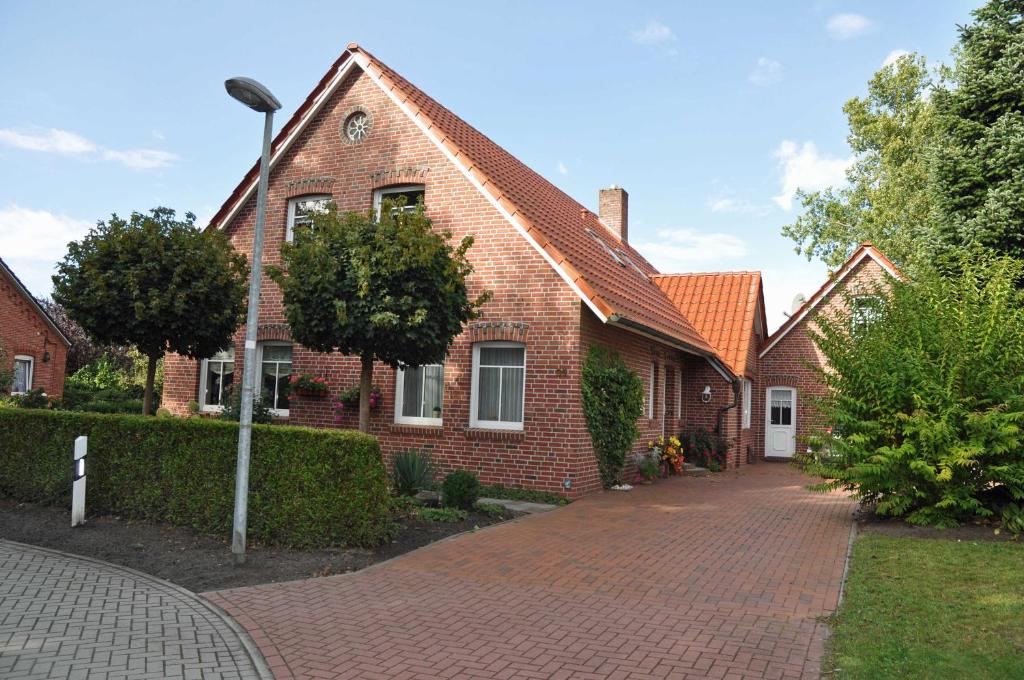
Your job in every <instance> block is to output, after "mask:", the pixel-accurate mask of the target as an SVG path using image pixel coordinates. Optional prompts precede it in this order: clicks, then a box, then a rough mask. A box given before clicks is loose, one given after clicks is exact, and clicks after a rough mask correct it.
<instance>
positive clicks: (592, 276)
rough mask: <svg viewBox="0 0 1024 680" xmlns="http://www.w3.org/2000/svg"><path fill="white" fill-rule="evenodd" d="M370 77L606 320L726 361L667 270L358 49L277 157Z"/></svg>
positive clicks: (251, 177) (301, 114) (287, 131)
mask: <svg viewBox="0 0 1024 680" xmlns="http://www.w3.org/2000/svg"><path fill="white" fill-rule="evenodd" d="M354 64H355V65H357V66H358V67H359V68H360V69H362V70H363V71H364V72H365V73H367V74H368V75H369V76H370V77H371V79H372V80H373V82H375V83H376V84H377V85H378V86H379V87H381V89H382V90H383V91H384V92H385V94H387V95H388V96H389V97H390V98H391V99H392V101H394V103H395V104H397V105H398V106H399V108H401V109H402V110H403V111H404V112H405V113H406V114H407V115H408V116H409V117H410V119H412V120H413V122H414V123H416V125H417V126H418V127H419V128H420V130H421V131H422V132H423V133H424V134H425V135H426V136H427V137H428V138H430V139H431V141H433V142H434V143H435V144H436V145H437V146H438V148H440V149H441V150H442V151H443V152H444V153H445V155H446V156H447V157H448V159H449V160H450V161H451V162H452V163H453V164H455V165H456V166H457V167H458V168H459V169H460V170H461V171H462V172H463V174H464V175H465V176H466V177H467V178H468V179H469V180H470V181H471V182H472V183H473V184H474V185H475V186H476V187H477V188H478V189H479V190H480V191H481V193H482V194H483V195H484V196H485V197H486V198H487V199H488V200H489V201H490V202H491V203H492V204H493V205H494V206H495V207H496V208H497V209H498V211H499V212H500V213H501V214H502V215H503V216H504V217H505V218H506V219H507V220H508V221H509V222H511V223H512V224H513V225H514V226H515V227H516V229H517V230H518V231H519V232H520V234H521V235H522V236H523V237H524V238H525V239H526V240H527V241H528V242H530V244H531V245H532V246H533V247H534V248H535V249H536V250H537V251H538V252H539V253H540V254H541V255H542V256H543V257H544V258H545V260H547V262H548V263H549V264H550V265H551V266H552V267H553V268H554V269H555V271H556V272H557V273H558V274H559V275H560V276H561V277H562V279H563V280H565V281H566V283H567V284H569V286H570V287H571V288H572V289H573V290H574V291H575V292H576V293H577V294H578V295H579V296H580V298H581V299H583V301H584V302H585V303H586V304H587V305H588V306H589V307H590V308H591V310H592V311H594V313H595V314H596V315H597V316H598V317H599V318H600V319H601V320H602V321H603V322H606V323H610V324H613V325H620V326H623V327H626V328H629V329H631V330H634V331H639V332H642V333H645V334H649V335H651V336H653V337H655V338H658V339H660V340H662V341H668V342H670V343H671V344H675V345H677V346H680V347H684V348H686V349H688V350H689V351H692V352H695V353H697V354H699V355H701V356H705V357H707V358H708V359H709V360H711V361H713V362H715V363H716V364H717V363H718V359H717V357H716V356H715V354H714V350H713V348H712V346H711V345H709V344H708V342H707V341H706V339H705V338H704V337H703V336H702V335H701V334H700V332H699V331H698V330H697V329H696V328H694V326H693V325H692V324H691V323H690V321H689V320H687V319H686V318H685V317H684V316H683V315H682V314H681V313H680V312H679V310H678V309H677V307H676V306H675V305H674V304H673V303H672V302H671V301H670V300H669V299H668V297H667V296H666V295H665V294H664V293H663V292H662V290H661V289H660V288H659V287H658V285H657V284H656V283H655V282H654V280H653V279H652V277H653V276H655V275H657V270H656V269H655V268H654V267H653V266H652V265H651V264H650V263H649V262H647V260H646V259H644V257H643V256H642V255H640V254H639V253H638V252H637V251H636V250H634V249H633V248H632V247H631V246H630V245H629V244H628V243H622V242H620V241H618V240H617V239H616V237H615V235H614V233H613V232H612V231H611V230H610V229H608V227H607V226H605V225H604V224H603V223H602V222H601V221H600V220H599V218H598V217H597V216H596V215H594V214H593V213H591V212H590V211H589V210H587V209H586V208H585V207H584V206H582V205H581V204H579V203H577V202H576V201H575V200H573V199H572V198H571V197H569V196H568V195H566V194H565V193H564V192H562V191H561V190H560V189H558V188H557V187H555V186H554V185H553V184H551V183H550V182H548V181H547V180H545V179H544V178H543V177H541V176H540V175H539V174H537V173H536V172H534V171H533V170H531V169H530V168H528V167H527V166H526V165H524V164H523V163H522V162H520V161H519V160H518V159H516V158H515V157H513V156H512V155H511V154H509V153H508V152H507V151H505V150H504V149H502V148H501V147H500V146H498V145H497V144H496V143H494V142H493V141H491V140H490V139H488V138H487V137H486V136H484V135H483V134H481V133H480V132H479V131H477V130H476V129H474V128H473V127H472V126H470V125H469V124H468V123H466V122H465V121H463V120H462V119H461V118H459V117H458V116H456V115H455V114H453V113H452V112H451V111H449V110H448V109H446V108H444V107H443V106H441V105H440V104H438V103H437V102H436V101H434V100H433V99H432V98H430V97H429V96H427V95H426V94H425V93H423V92H422V91H421V90H419V89H418V88H416V87H415V86H414V85H412V84H411V83H409V81H407V80H405V79H404V78H403V77H402V76H400V75H398V74H397V73H396V72H394V71H393V70H391V69H390V68H389V67H387V66H386V65H384V64H383V63H381V62H380V61H379V60H377V59H376V58H375V57H373V55H371V54H370V53H368V52H366V51H365V50H363V49H362V48H360V47H359V46H358V45H355V44H352V45H349V48H348V49H347V50H346V51H345V52H344V53H343V54H342V55H341V57H339V59H338V60H337V61H336V62H335V63H334V65H333V66H332V67H331V69H330V70H329V71H328V73H327V74H326V75H325V76H324V77H323V78H322V79H321V80H320V83H319V84H318V85H317V87H316V88H314V90H313V92H311V93H310V95H309V96H308V97H307V98H306V100H305V102H303V104H302V106H300V107H299V109H298V110H297V111H296V113H295V114H294V115H293V116H292V118H291V119H290V120H289V121H288V123H286V125H285V126H284V127H283V128H282V130H281V131H280V132H279V133H278V135H277V137H276V138H275V140H274V143H273V153H274V160H272V163H274V162H276V161H277V160H278V159H279V158H280V156H281V155H283V153H284V152H285V151H286V150H287V148H288V146H289V145H290V144H291V143H292V141H293V140H294V139H295V138H296V137H298V132H300V131H301V129H302V127H303V126H304V125H306V124H307V123H308V122H309V121H310V120H311V119H312V118H313V114H315V112H316V111H317V109H318V107H319V106H320V105H322V104H323V102H324V101H326V100H327V99H328V98H329V94H330V92H331V90H332V88H333V87H335V86H336V85H337V84H339V83H340V82H341V81H342V80H343V79H344V76H345V74H347V73H348V72H349V71H350V69H351V68H352V67H353V65H354ZM257 172H258V162H257V164H256V165H254V166H253V168H252V169H250V171H249V173H248V174H247V175H246V176H245V178H244V179H243V180H242V182H241V183H240V184H239V186H238V187H237V188H236V189H235V191H234V192H233V193H232V194H231V196H230V197H229V198H228V200H227V201H226V202H225V203H224V205H223V206H222V207H221V209H220V210H219V211H218V212H217V214H216V215H215V216H214V218H213V219H212V220H211V223H210V226H211V228H219V227H223V226H226V224H227V223H228V222H230V221H231V219H232V218H233V217H234V215H235V214H236V213H237V211H238V210H239V208H240V206H241V205H242V204H243V203H244V202H245V200H246V199H247V198H248V196H249V195H251V192H252V191H253V188H254V187H255V182H256V177H257Z"/></svg>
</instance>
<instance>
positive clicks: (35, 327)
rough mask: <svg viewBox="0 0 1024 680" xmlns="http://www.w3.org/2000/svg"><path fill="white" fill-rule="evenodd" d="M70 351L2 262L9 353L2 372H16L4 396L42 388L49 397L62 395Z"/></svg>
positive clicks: (3, 326) (1, 388)
mask: <svg viewBox="0 0 1024 680" xmlns="http://www.w3.org/2000/svg"><path fill="white" fill-rule="evenodd" d="M70 348H71V341H70V340H68V338H67V337H66V336H65V335H64V334H63V333H62V332H61V330H60V328H58V327H57V324H55V323H54V322H53V319H51V318H50V317H49V316H48V315H47V314H46V311H45V310H43V308H42V307H41V306H40V305H39V303H38V302H37V301H36V299H35V298H34V297H32V294H31V293H29V292H28V289H26V288H25V285H24V284H23V283H22V282H21V281H20V280H19V279H18V277H17V276H15V275H14V272H13V271H11V268H10V267H8V266H7V264H6V263H5V262H4V261H3V260H0V349H3V350H4V354H5V357H4V361H5V365H4V366H0V369H3V370H4V371H9V370H12V369H13V372H14V380H13V382H12V384H10V385H0V393H3V394H24V393H25V392H28V391H30V390H35V389H41V390H43V391H44V392H45V393H46V394H47V395H49V396H53V397H59V396H61V394H63V392H64V367H65V365H66V363H67V358H68V350H69V349H70Z"/></svg>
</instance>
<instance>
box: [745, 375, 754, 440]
mask: <svg viewBox="0 0 1024 680" xmlns="http://www.w3.org/2000/svg"><path fill="white" fill-rule="evenodd" d="M752 394H753V390H752V385H751V383H750V380H748V379H747V378H743V429H744V430H749V429H750V413H751V410H752V406H753V404H751V403H750V402H751V395H752Z"/></svg>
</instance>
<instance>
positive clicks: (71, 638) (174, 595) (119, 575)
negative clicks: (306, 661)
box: [0, 541, 269, 680]
mask: <svg viewBox="0 0 1024 680" xmlns="http://www.w3.org/2000/svg"><path fill="white" fill-rule="evenodd" d="M239 632H240V631H236V630H235V628H233V627H232V624H230V623H229V622H228V620H227V618H226V617H224V616H223V615H222V614H220V613H218V612H216V611H215V610H214V609H213V608H211V607H210V606H209V605H208V604H207V603H205V602H204V601H203V600H202V599H201V598H199V597H198V596H196V595H193V594H192V593H189V592H188V591H186V590H184V589H181V588H178V587H177V586H173V585H171V584H169V583H166V582H164V581H160V580H157V579H153V578H150V577H147V576H145V575H143V574H139V573H137V572H133V571H131V570H128V569H122V568H121V567H117V566H115V565H111V564H105V563H102V562H97V561H94V560H88V559H84V558H76V557H73V556H69V555H65V554H62V553H57V552H54V551H50V550H42V549H37V548H33V547H29V546H24V545H20V544H16V543H9V542H7V541H0V678H9V679H12V680H13V679H17V680H30V679H35V678H68V679H69V680H70V679H74V678H104V679H107V678H110V679H113V678H125V679H128V678H132V679H135V678H204V679H206V678H209V679H213V680H217V679H223V680H228V679H231V678H236V679H241V678H261V677H269V674H268V673H267V671H266V666H265V664H264V663H263V661H262V659H254V658H253V656H251V655H250V651H249V650H248V649H247V648H246V644H245V642H244V640H243V638H242V637H241V635H240V634H239ZM242 635H244V632H242ZM249 646H250V647H252V646H253V645H252V643H251V642H249Z"/></svg>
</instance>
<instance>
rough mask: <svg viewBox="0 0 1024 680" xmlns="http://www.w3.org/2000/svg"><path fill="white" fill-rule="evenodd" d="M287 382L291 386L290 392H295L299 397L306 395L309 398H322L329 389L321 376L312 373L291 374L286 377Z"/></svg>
mask: <svg viewBox="0 0 1024 680" xmlns="http://www.w3.org/2000/svg"><path fill="white" fill-rule="evenodd" d="M288 382H289V384H290V386H291V394H297V395H299V396H300V397H308V398H310V399H322V398H324V397H325V396H327V393H328V392H330V389H331V388H330V385H328V384H327V381H326V380H325V379H324V378H323V377H322V376H319V375H313V374H312V373H301V374H298V375H293V376H292V377H291V378H289V379H288Z"/></svg>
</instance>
